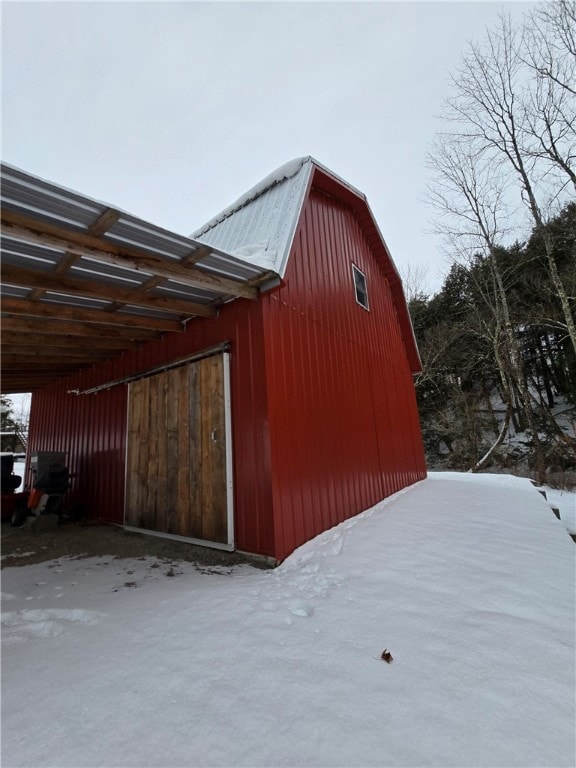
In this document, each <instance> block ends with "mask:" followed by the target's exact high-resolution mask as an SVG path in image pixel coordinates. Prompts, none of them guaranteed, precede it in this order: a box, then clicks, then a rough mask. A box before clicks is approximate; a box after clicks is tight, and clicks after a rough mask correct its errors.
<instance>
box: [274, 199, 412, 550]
mask: <svg viewBox="0 0 576 768" xmlns="http://www.w3.org/2000/svg"><path fill="white" fill-rule="evenodd" d="M352 263H354V264H356V266H357V267H358V268H359V269H360V270H362V272H363V273H364V274H365V275H366V278H367V284H368V293H369V303H370V311H369V312H367V311H366V310H365V309H363V308H362V307H361V306H359V305H358V304H357V303H356V300H355V296H354V288H353V282H352V270H351V265H352ZM264 306H265V328H266V334H265V347H266V372H267V377H268V405H269V412H270V441H271V457H272V485H273V497H274V519H275V532H276V556H277V557H278V558H279V559H283V558H284V557H286V556H287V555H288V554H289V553H290V552H292V551H293V550H294V549H295V548H296V547H297V546H299V545H300V544H302V543H303V542H305V541H307V540H308V539H310V538H312V537H313V536H315V535H317V534H318V533H320V532H321V531H323V530H326V529H327V528H330V527H332V526H333V525H336V524H337V523H339V522H341V521H342V520H344V519H345V518H347V517H351V516H352V515H354V514H357V513H358V512H360V511H361V510H363V509H366V508H368V507H370V506H372V505H373V504H375V503H376V502H377V501H379V500H380V499H382V498H384V497H385V496H388V495H390V494H391V493H394V492H395V491H397V490H399V489H401V488H403V487H405V486H406V485H409V484H411V483H413V482H415V481H417V480H419V479H422V478H423V477H425V474H426V469H425V463H424V454H423V450H422V442H421V435H420V427H419V422H418V414H417V408H416V400H415V395H414V387H413V383H412V377H411V374H410V366H409V362H408V360H407V357H406V348H405V344H404V342H403V339H402V336H401V328H400V324H399V321H398V317H397V314H396V310H395V306H394V302H393V299H392V292H391V289H390V285H389V283H388V280H387V278H386V277H385V276H384V273H383V271H382V269H381V267H380V265H379V264H378V263H377V260H376V258H375V256H374V254H373V252H372V250H371V248H370V246H369V244H368V242H367V240H366V237H365V236H364V233H363V231H362V228H361V226H360V224H359V222H358V220H357V219H356V217H355V215H354V213H353V212H352V211H351V209H350V208H349V207H347V206H346V205H344V204H342V203H339V202H338V201H337V200H336V199H335V198H333V197H331V196H328V195H326V194H324V193H323V192H321V191H319V190H314V189H313V190H312V192H311V193H310V195H309V197H308V200H307V203H306V205H305V208H304V211H303V213H302V216H301V220H300V225H299V229H298V232H297V236H296V238H295V241H294V244H293V248H292V253H291V257H290V260H289V264H288V270H287V273H286V275H285V287H284V288H283V289H282V290H281V291H279V292H277V293H275V294H273V295H271V296H268V297H265V299H264Z"/></svg>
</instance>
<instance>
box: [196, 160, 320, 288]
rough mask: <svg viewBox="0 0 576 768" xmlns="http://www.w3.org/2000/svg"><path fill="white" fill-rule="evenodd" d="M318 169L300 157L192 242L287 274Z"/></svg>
mask: <svg viewBox="0 0 576 768" xmlns="http://www.w3.org/2000/svg"><path fill="white" fill-rule="evenodd" d="M312 164H313V160H312V158H311V157H300V158H297V159H296V160H292V161H291V162H289V163H286V164H285V165H282V166H281V167H280V168H278V169H276V170H275V171H274V172H273V173H271V174H269V175H268V176H266V178H265V179H263V180H262V181H261V182H259V183H258V184H256V185H255V186H254V187H252V188H251V189H249V190H248V191H247V192H246V193H245V194H243V195H242V196H241V197H239V198H238V200H236V201H235V202H234V203H232V205H230V206H228V208H225V209H224V210H223V211H222V212H221V213H219V214H218V215H217V216H215V217H214V218H213V219H211V220H210V221H209V222H207V223H206V224H205V225H204V226H203V227H201V228H200V229H198V230H197V231H196V232H195V233H194V234H193V235H191V237H192V238H193V239H194V240H197V241H198V242H201V243H204V244H206V245H207V244H210V245H211V246H212V247H217V246H216V243H226V248H225V250H226V251H227V252H228V253H231V254H233V255H234V256H237V257H238V258H242V259H244V260H245V261H248V262H250V263H251V264H255V265H257V266H260V267H264V268H266V269H270V270H272V271H274V272H277V273H278V274H280V275H282V274H284V270H285V268H286V262H287V260H288V254H289V252H290V246H291V245H292V239H293V237H294V232H295V229H296V225H297V223H298V219H299V217H300V211H301V209H302V204H303V202H304V198H305V194H306V190H307V188H308V182H309V179H310V174H311V171H312ZM241 254H242V255H241Z"/></svg>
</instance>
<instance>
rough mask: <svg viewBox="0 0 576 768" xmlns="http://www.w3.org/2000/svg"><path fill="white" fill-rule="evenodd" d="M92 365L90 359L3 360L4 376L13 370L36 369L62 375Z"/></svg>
mask: <svg viewBox="0 0 576 768" xmlns="http://www.w3.org/2000/svg"><path fill="white" fill-rule="evenodd" d="M89 365H92V363H91V362H90V361H86V362H85V363H75V362H63V361H62V359H60V360H56V359H52V358H50V359H49V360H43V361H42V362H40V361H31V362H27V361H26V362H22V361H21V360H5V359H3V360H2V377H4V376H5V375H6V374H8V373H11V372H16V373H21V372H22V371H32V372H34V371H36V372H37V373H39V374H44V373H52V372H56V371H58V372H60V373H61V374H62V375H63V374H64V373H66V372H70V373H74V372H75V371H77V370H78V369H79V368H85V367H86V366H89Z"/></svg>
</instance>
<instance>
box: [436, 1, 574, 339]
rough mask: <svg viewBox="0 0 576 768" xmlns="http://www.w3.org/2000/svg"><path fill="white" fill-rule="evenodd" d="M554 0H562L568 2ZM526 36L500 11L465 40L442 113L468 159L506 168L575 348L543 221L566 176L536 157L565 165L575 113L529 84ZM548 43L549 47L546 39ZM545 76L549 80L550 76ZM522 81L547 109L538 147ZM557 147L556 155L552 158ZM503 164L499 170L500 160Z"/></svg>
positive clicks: (561, 196) (564, 72)
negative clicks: (468, 150) (536, 235)
mask: <svg viewBox="0 0 576 768" xmlns="http://www.w3.org/2000/svg"><path fill="white" fill-rule="evenodd" d="M561 5H562V7H564V6H566V7H569V4H567V3H562V4H561ZM544 33H545V31H544V30H542V34H544ZM568 34H569V31H568ZM526 39H527V34H524V36H522V35H520V33H519V32H518V31H517V30H515V29H514V28H513V27H512V25H511V22H510V20H509V18H506V17H504V16H502V17H501V18H500V23H499V25H498V27H497V28H496V29H495V30H494V31H488V33H487V37H486V44H485V45H484V46H483V47H480V46H478V45H474V44H473V45H470V48H469V50H468V53H467V54H466V55H465V56H464V58H463V61H462V64H461V66H460V68H459V69H458V71H457V72H456V74H455V75H454V76H453V77H452V87H453V91H454V95H453V96H452V97H451V98H450V99H449V100H448V102H447V105H446V109H445V115H444V116H445V118H446V119H447V120H448V121H450V122H451V123H452V124H453V126H454V127H453V130H452V133H451V135H450V138H451V140H452V141H453V142H455V143H457V144H459V145H462V144H463V143H467V144H468V145H469V146H471V147H473V153H472V154H471V155H470V158H471V161H472V162H474V163H480V164H482V163H484V164H485V163H490V162H495V161H496V162H500V163H503V164H504V165H505V166H506V167H507V168H508V169H509V171H510V172H511V173H512V174H513V176H514V178H515V183H516V185H517V187H518V188H519V190H520V197H521V200H522V202H523V203H524V204H525V206H526V208H527V210H528V211H529V213H530V215H531V217H532V219H533V221H534V224H535V227H536V230H537V231H539V232H541V235H542V241H543V245H544V251H545V255H546V261H547V265H548V270H549V273H550V277H551V280H552V282H553V284H554V288H555V290H556V291H557V293H558V296H559V299H560V303H561V306H562V311H563V316H564V319H565V323H566V330H567V333H568V335H569V337H570V339H571V342H572V345H573V347H574V350H575V351H576V325H575V321H574V315H573V312H572V309H571V306H570V297H569V296H568V293H567V291H566V288H565V286H564V285H563V283H562V280H561V278H560V275H559V272H558V268H557V264H556V260H555V256H554V242H553V239H552V237H551V236H550V234H549V232H548V231H547V229H546V226H545V225H546V223H547V221H548V215H549V213H551V212H552V211H553V210H554V204H555V203H556V204H558V202H559V201H561V200H563V199H565V197H564V195H565V184H561V183H560V184H559V182H558V178H557V176H556V175H555V174H551V173H547V172H546V169H545V168H544V166H543V164H542V160H543V159H545V160H546V162H550V161H552V162H554V167H555V168H560V169H564V170H565V171H566V170H568V171H571V168H572V163H573V156H572V150H571V149H570V148H571V147H573V146H574V136H575V134H574V120H573V119H571V118H570V117H569V115H568V116H566V115H564V112H563V111H562V110H563V109H564V108H565V107H566V109H567V108H568V107H567V104H566V103H565V102H564V101H563V100H560V99H559V97H558V99H557V101H556V102H555V103H554V104H550V103H549V102H550V100H551V99H553V98H555V94H556V96H557V92H556V91H554V90H551V89H548V91H547V92H546V96H545V98H544V96H542V94H541V95H540V96H538V94H537V93H536V91H537V90H538V81H537V82H536V85H534V83H533V82H531V81H530V79H529V73H530V71H534V70H530V68H528V70H527V69H526V66H525V59H526V57H525V55H524V54H523V48H522V41H523V40H526ZM569 39H570V38H569ZM549 50H550V52H553V51H554V50H555V49H554V47H553V46H552V44H550V47H549ZM553 71H555V72H557V71H558V69H557V70H553ZM561 72H562V76H563V77H564V76H566V80H567V84H566V87H560V86H559V92H561V93H562V94H565V93H569V90H570V88H571V87H572V80H571V79H570V78H571V77H572V75H571V70H569V69H568V68H567V67H563V68H562V69H561ZM549 80H550V82H552V80H551V78H549ZM554 82H555V81H554ZM540 86H541V83H540ZM527 89H532V92H533V93H536V95H534V97H533V102H534V104H536V105H538V104H540V102H541V101H542V99H544V101H545V104H546V107H545V108H544V107H541V108H540V107H538V108H540V113H542V109H544V115H542V114H540V116H539V117H538V120H540V121H541V120H544V118H545V117H546V119H548V127H549V129H550V131H551V132H554V133H552V136H553V140H552V141H548V140H545V141H544V143H543V147H542V146H541V147H540V149H539V150H537V149H536V145H535V141H534V133H535V126H536V116H535V115H534V114H531V113H530V112H529V111H528V110H527V108H526V92H527ZM563 98H564V97H563ZM540 106H541V105H540ZM561 115H564V117H560V116H561ZM565 117H566V121H567V122H566V121H565V124H563V127H562V129H561V133H558V130H559V128H558V126H559V124H560V122H561V120H564V119H565ZM527 137H529V138H530V140H529V141H527ZM554 137H556V139H554ZM559 137H561V138H562V142H560V138H559ZM544 150H546V151H544ZM561 150H562V152H563V154H562V155H560V151H561ZM556 154H558V156H559V158H560V160H561V162H559V161H557V160H554V158H555V156H556ZM486 158H488V160H487V159H486ZM502 171H503V172H504V173H505V171H504V167H503V168H502ZM568 176H570V174H569V173H568ZM500 177H502V174H500Z"/></svg>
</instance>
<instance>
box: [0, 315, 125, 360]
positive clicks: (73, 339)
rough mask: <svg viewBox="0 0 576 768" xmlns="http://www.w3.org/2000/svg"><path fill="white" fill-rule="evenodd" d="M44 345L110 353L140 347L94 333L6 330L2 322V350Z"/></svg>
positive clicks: (123, 340)
mask: <svg viewBox="0 0 576 768" xmlns="http://www.w3.org/2000/svg"><path fill="white" fill-rule="evenodd" d="M44 344H46V345H48V346H50V347H62V348H64V349H87V348H90V349H103V350H106V351H108V352H110V353H113V352H115V351H116V350H121V351H122V350H126V349H138V347H139V346H140V344H139V342H138V341H132V340H131V339H108V338H106V337H105V336H98V335H96V331H93V332H92V334H91V335H90V336H85V335H84V336H79V335H70V336H63V335H61V334H56V333H50V332H49V331H47V330H46V329H43V330H42V329H41V330H39V331H35V332H34V333H30V332H27V331H21V330H17V331H15V330H7V329H6V327H5V321H4V320H2V349H4V348H5V347H6V346H9V345H11V346H15V345H19V346H22V347H38V346H39V345H44Z"/></svg>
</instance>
